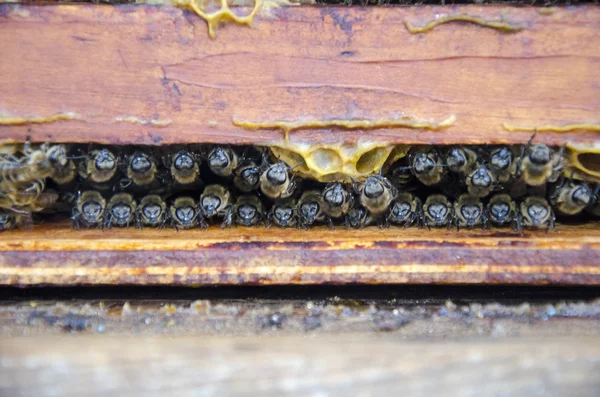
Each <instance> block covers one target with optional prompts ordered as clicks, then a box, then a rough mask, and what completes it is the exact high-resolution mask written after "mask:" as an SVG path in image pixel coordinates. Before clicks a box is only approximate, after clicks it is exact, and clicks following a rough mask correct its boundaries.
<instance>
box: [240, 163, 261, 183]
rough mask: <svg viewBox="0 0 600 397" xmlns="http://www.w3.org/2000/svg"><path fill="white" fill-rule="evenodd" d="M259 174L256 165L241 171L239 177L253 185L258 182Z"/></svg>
mask: <svg viewBox="0 0 600 397" xmlns="http://www.w3.org/2000/svg"><path fill="white" fill-rule="evenodd" d="M259 174H260V171H259V168H258V167H248V168H246V169H244V170H243V171H242V172H241V177H242V179H243V180H244V181H245V182H246V183H247V184H248V185H251V186H253V185H256V184H257V183H258V178H259Z"/></svg>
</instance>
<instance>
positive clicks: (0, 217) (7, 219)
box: [0, 210, 17, 232]
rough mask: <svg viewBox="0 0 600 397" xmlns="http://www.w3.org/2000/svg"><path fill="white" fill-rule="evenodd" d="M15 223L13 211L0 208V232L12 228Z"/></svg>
mask: <svg viewBox="0 0 600 397" xmlns="http://www.w3.org/2000/svg"><path fill="white" fill-rule="evenodd" d="M16 224H17V220H16V217H15V215H14V213H12V212H10V211H5V210H0V232H3V231H5V230H10V229H13V228H14V227H15V225H16Z"/></svg>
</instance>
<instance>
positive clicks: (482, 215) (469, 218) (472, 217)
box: [454, 194, 488, 230]
mask: <svg viewBox="0 0 600 397" xmlns="http://www.w3.org/2000/svg"><path fill="white" fill-rule="evenodd" d="M454 222H455V224H456V230H458V229H459V228H460V227H468V228H472V227H473V226H477V225H481V227H482V228H485V226H486V225H487V224H488V218H487V214H486V212H485V208H484V206H483V204H482V203H481V200H480V199H479V197H474V196H471V195H468V194H463V195H461V196H460V197H459V198H458V200H457V201H456V202H455V203H454Z"/></svg>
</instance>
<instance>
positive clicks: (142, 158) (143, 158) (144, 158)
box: [129, 153, 152, 173]
mask: <svg viewBox="0 0 600 397" xmlns="http://www.w3.org/2000/svg"><path fill="white" fill-rule="evenodd" d="M129 167H131V170H132V171H133V172H136V173H143V172H148V171H150V168H151V167H152V161H151V160H150V157H149V156H148V155H147V154H145V153H137V154H135V155H134V156H133V157H132V158H131V161H130V162H129Z"/></svg>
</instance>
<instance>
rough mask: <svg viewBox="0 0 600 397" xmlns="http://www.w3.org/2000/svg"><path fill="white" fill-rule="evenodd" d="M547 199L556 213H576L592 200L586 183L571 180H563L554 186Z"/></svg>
mask: <svg viewBox="0 0 600 397" xmlns="http://www.w3.org/2000/svg"><path fill="white" fill-rule="evenodd" d="M549 199H550V204H551V205H552V207H553V208H554V210H556V212H557V213H559V214H562V215H577V214H579V213H580V212H581V211H583V210H584V208H586V207H587V206H588V205H589V204H590V203H591V202H592V199H593V192H592V189H591V188H590V187H589V185H588V184H586V183H577V182H574V181H573V180H570V181H569V182H564V181H563V182H562V183H560V184H558V185H557V186H555V187H554V189H553V191H552V192H551V193H550V195H549Z"/></svg>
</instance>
